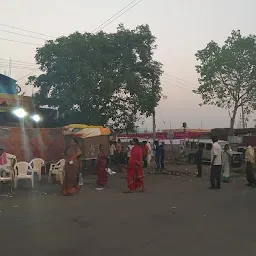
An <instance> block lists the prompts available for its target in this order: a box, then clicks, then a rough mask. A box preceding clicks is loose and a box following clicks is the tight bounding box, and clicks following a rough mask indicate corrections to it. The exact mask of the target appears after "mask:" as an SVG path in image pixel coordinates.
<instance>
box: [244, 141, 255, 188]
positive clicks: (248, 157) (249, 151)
mask: <svg viewBox="0 0 256 256" xmlns="http://www.w3.org/2000/svg"><path fill="white" fill-rule="evenodd" d="M245 162H246V169H245V173H246V178H247V181H248V186H250V187H253V188H255V187H256V179H255V176H254V173H253V164H254V163H255V152H254V149H253V148H252V146H251V145H250V144H249V143H247V144H246V150H245Z"/></svg>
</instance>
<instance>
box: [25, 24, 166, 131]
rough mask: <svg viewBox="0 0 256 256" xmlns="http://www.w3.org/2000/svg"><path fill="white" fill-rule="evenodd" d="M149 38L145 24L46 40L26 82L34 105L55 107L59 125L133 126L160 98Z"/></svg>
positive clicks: (152, 41)
mask: <svg viewBox="0 0 256 256" xmlns="http://www.w3.org/2000/svg"><path fill="white" fill-rule="evenodd" d="M155 41H156V38H155V37H154V36H153V35H152V33H151V31H150V28H149V26H148V25H141V26H138V27H136V28H135V29H134V30H129V29H126V28H125V27H124V26H123V25H119V27H118V28H117V32H116V33H104V32H102V31H101V32H99V33H96V34H91V33H84V34H81V33H79V32H76V33H73V34H71V35H69V36H67V37H65V36H63V37H60V38H57V39H56V40H50V41H47V42H46V44H45V45H44V46H43V47H41V48H38V49H37V52H36V56H35V59H36V62H37V64H38V65H39V66H40V69H41V71H42V74H41V75H39V76H37V77H36V76H33V77H29V81H28V83H27V84H32V85H33V86H34V87H36V88H38V92H37V93H36V94H35V100H36V102H37V103H38V104H39V105H48V106H49V107H55V108H58V109H59V113H60V115H61V116H62V120H63V124H66V123H86V124H94V125H106V124H108V125H111V126H112V127H113V128H114V129H116V130H119V131H124V130H133V129H134V127H135V122H136V120H137V118H139V117H140V116H150V115H151V114H152V113H153V111H154V107H156V106H157V104H158V102H159V100H160V99H161V96H162V89H161V86H160V76H161V74H162V64H161V63H159V62H157V61H155V60H154V59H153V53H154V50H155V49H156V44H155Z"/></svg>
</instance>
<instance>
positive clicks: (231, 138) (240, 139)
mask: <svg viewBox="0 0 256 256" xmlns="http://www.w3.org/2000/svg"><path fill="white" fill-rule="evenodd" d="M228 142H229V143H230V144H241V143H242V142H243V137H240V136H228Z"/></svg>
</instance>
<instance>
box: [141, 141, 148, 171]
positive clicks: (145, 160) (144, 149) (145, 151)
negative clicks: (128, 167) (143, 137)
mask: <svg viewBox="0 0 256 256" xmlns="http://www.w3.org/2000/svg"><path fill="white" fill-rule="evenodd" d="M141 148H142V153H143V168H147V167H148V145H147V142H146V141H143V142H142V146H141Z"/></svg>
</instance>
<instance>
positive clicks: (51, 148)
mask: <svg viewBox="0 0 256 256" xmlns="http://www.w3.org/2000/svg"><path fill="white" fill-rule="evenodd" d="M0 147H1V148H4V150H5V151H6V152H7V153H10V154H13V155H16V156H17V158H18V161H24V160H25V161H31V160H32V159H33V158H35V157H40V158H43V159H44V160H45V161H46V162H48V163H54V162H57V161H58V160H59V159H61V158H62V153H63V151H64V148H65V140H64V136H63V134H62V128H52V129H48V128H41V129H36V128H28V129H23V130H22V129H20V128H18V127H1V128H0Z"/></svg>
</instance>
